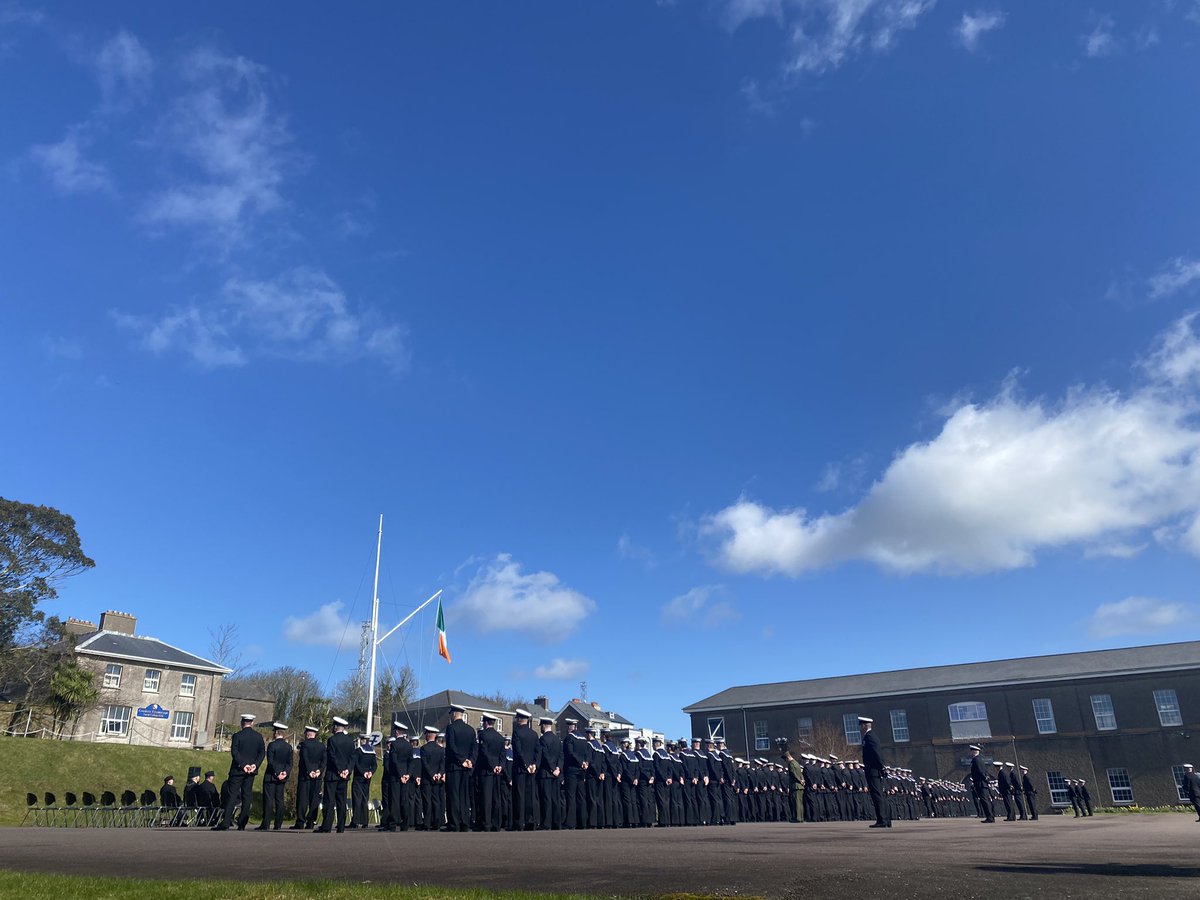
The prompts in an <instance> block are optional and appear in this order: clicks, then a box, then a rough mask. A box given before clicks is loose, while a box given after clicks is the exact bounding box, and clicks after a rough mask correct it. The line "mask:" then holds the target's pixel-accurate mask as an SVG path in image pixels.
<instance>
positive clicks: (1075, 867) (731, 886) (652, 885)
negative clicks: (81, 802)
mask: <svg viewBox="0 0 1200 900" xmlns="http://www.w3.org/2000/svg"><path fill="white" fill-rule="evenodd" d="M0 868H4V869H15V870H25V871H38V872H57V873H64V874H80V875H83V874H86V875H114V876H122V875H125V876H137V877H141V878H172V877H177V878H193V877H196V876H197V874H198V873H201V872H203V873H204V874H205V875H207V876H209V877H213V878H233V879H239V880H250V881H271V880H280V879H335V880H347V881H355V882H359V883H362V882H369V883H372V884H383V883H394V884H407V885H436V886H444V887H462V888H482V889H487V888H496V889H501V888H504V889H519V890H528V891H548V892H582V893H591V894H600V895H610V896H611V895H616V896H661V895H664V894H676V893H687V894H696V895H720V896H735V897H747V896H761V897H771V898H793V897H796V898H798V897H806V898H807V897H830V898H855V900H859V898H862V897H864V896H871V895H877V896H887V897H947V898H950V897H953V898H956V900H963V898H992V897H995V898H1004V900H1014V898H1022V897H1031V898H1032V897H1037V898H1044V897H1049V896H1055V897H1088V898H1096V897H1118V896H1119V897H1122V898H1143V897H1144V898H1147V900H1149V898H1154V900H1169V898H1175V897H1187V898H1190V900H1197V898H1200V824H1197V823H1196V821H1195V819H1194V818H1193V817H1192V816H1189V815H1182V814H1164V815H1104V816H1095V817H1092V818H1090V819H1080V820H1076V819H1074V818H1071V817H1067V818H1061V817H1057V816H1055V817H1043V818H1042V819H1041V820H1040V821H1038V822H1015V823H1011V824H1008V823H1003V822H998V823H996V824H995V825H983V824H980V823H979V822H977V821H976V820H975V819H945V820H925V821H921V822H907V823H904V822H899V823H897V824H896V826H895V827H894V828H891V829H886V830H885V829H874V830H873V829H868V828H867V827H866V826H865V824H862V823H826V824H807V825H787V824H757V825H747V824H743V825H737V826H734V827H718V828H666V829H638V830H631V831H626V830H615V831H575V832H571V831H560V832H537V833H524V834H510V833H498V834H474V833H471V834H427V833H423V832H407V833H396V834H381V833H377V832H375V831H374V829H371V830H369V831H356V832H349V831H348V832H347V833H346V834H342V835H338V834H330V835H324V834H312V833H309V832H305V831H288V830H287V829H286V827H285V829H284V830H283V831H279V832H265V833H259V832H254V831H250V830H248V831H246V832H244V833H242V832H237V831H232V832H211V831H208V830H207V829H197V830H192V829H99V828H97V829H86V828H79V829H55V828H3V829H0Z"/></svg>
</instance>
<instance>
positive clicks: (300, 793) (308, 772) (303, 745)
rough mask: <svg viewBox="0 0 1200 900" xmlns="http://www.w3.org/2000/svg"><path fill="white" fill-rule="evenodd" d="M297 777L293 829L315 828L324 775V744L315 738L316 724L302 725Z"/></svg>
mask: <svg viewBox="0 0 1200 900" xmlns="http://www.w3.org/2000/svg"><path fill="white" fill-rule="evenodd" d="M299 755H300V763H299V769H298V770H297V771H298V772H299V777H298V778H297V780H296V824H295V825H293V826H292V828H293V830H297V829H307V828H315V827H316V825H317V805H318V804H319V803H320V802H321V782H322V780H323V778H324V776H325V744H324V743H323V742H322V741H319V740H317V726H316V725H305V726H304V740H302V741H301V742H300V754H299Z"/></svg>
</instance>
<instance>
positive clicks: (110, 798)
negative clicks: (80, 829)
mask: <svg viewBox="0 0 1200 900" xmlns="http://www.w3.org/2000/svg"><path fill="white" fill-rule="evenodd" d="M116 824H117V795H116V794H114V793H113V792H112V791H104V792H103V793H101V794H100V808H99V809H98V810H96V825H97V826H99V827H100V828H112V827H114V826H115V825H116Z"/></svg>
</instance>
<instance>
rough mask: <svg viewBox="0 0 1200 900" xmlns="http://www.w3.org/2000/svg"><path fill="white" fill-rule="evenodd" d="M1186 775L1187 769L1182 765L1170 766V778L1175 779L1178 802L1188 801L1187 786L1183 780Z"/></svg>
mask: <svg viewBox="0 0 1200 900" xmlns="http://www.w3.org/2000/svg"><path fill="white" fill-rule="evenodd" d="M1186 777H1187V769H1185V768H1184V767H1183V766H1171V778H1173V779H1174V780H1175V793H1176V794H1178V795H1179V802H1180V803H1189V802H1190V801H1189V799H1188V795H1187V788H1186V787H1185V786H1184V783H1183V780H1184V779H1185V778H1186Z"/></svg>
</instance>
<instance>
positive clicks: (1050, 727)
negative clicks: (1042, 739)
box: [1033, 697, 1058, 734]
mask: <svg viewBox="0 0 1200 900" xmlns="http://www.w3.org/2000/svg"><path fill="white" fill-rule="evenodd" d="M1039 703H1045V704H1046V707H1045V709H1043V710H1040V711H1039V710H1038V704H1039ZM1033 718H1034V719H1035V720H1036V721H1037V730H1038V734H1058V722H1056V721H1055V719H1054V704H1053V703H1052V702H1051V701H1050V698H1049V697H1036V698H1034V701H1033Z"/></svg>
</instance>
